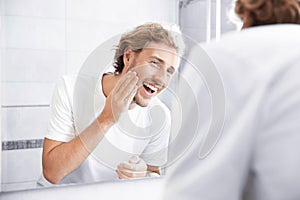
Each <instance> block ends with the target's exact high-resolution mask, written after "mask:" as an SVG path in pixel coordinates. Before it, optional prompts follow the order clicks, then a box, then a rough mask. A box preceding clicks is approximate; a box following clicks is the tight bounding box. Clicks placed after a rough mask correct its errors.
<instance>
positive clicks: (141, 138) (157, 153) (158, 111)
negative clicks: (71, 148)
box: [46, 75, 171, 184]
mask: <svg viewBox="0 0 300 200" xmlns="http://www.w3.org/2000/svg"><path fill="white" fill-rule="evenodd" d="M105 100H106V98H105V96H104V94H103V92H102V85H101V79H95V78H93V77H88V76H84V75H69V76H65V77H63V78H62V79H61V80H60V81H59V83H58V84H57V87H56V89H55V91H54V95H53V99H52V104H51V117H50V123H49V131H48V134H47V136H46V138H48V139H52V140H56V141H61V142H69V141H70V140H72V139H73V138H75V137H76V136H78V135H79V134H80V133H81V132H82V131H83V130H84V129H85V128H86V127H88V126H89V125H90V124H91V123H92V122H93V121H94V120H95V119H96V118H97V116H98V115H99V114H100V112H101V111H102V109H103V107H104V105H105ZM170 124H171V118H170V113H169V110H168V108H167V107H166V106H165V105H164V104H163V103H162V102H161V101H160V100H159V99H158V98H154V99H152V100H151V102H150V104H149V105H148V106H147V107H140V106H136V107H135V108H134V109H132V110H129V111H128V113H125V114H123V115H122V116H121V117H120V119H119V121H118V123H117V124H116V125H114V126H112V127H111V128H110V129H109V131H108V132H107V133H106V135H105V137H104V138H103V139H102V140H101V142H100V143H99V144H98V146H97V147H96V148H95V149H94V150H93V151H92V153H91V154H90V155H89V156H88V158H87V159H86V160H85V161H84V162H83V163H82V164H81V165H80V166H79V167H78V168H77V169H76V170H74V171H73V172H71V173H70V174H69V175H67V176H66V177H65V178H63V179H62V180H61V181H60V184H64V183H89V182H95V181H108V180H114V179H118V177H117V174H116V172H115V169H116V167H117V165H118V164H120V163H121V162H124V161H125V162H126V161H128V160H129V159H130V158H131V157H132V156H133V155H138V156H139V157H140V158H142V159H143V160H144V161H145V162H146V163H147V164H149V165H153V166H162V165H164V164H165V162H166V160H167V158H166V156H167V146H168V141H169V133H170Z"/></svg>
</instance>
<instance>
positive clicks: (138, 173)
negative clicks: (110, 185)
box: [116, 156, 147, 179]
mask: <svg viewBox="0 0 300 200" xmlns="http://www.w3.org/2000/svg"><path fill="white" fill-rule="evenodd" d="M116 172H117V173H118V176H119V179H129V178H140V177H145V176H146V175H147V164H146V163H145V161H144V160H142V159H141V158H139V157H138V156H133V157H132V158H131V159H130V160H129V161H128V162H123V163H121V164H119V165H118V168H117V170H116Z"/></svg>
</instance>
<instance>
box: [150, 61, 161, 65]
mask: <svg viewBox="0 0 300 200" xmlns="http://www.w3.org/2000/svg"><path fill="white" fill-rule="evenodd" d="M151 63H152V64H153V65H159V62H157V61H151Z"/></svg>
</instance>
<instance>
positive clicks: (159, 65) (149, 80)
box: [124, 43, 179, 107]
mask: <svg viewBox="0 0 300 200" xmlns="http://www.w3.org/2000/svg"><path fill="white" fill-rule="evenodd" d="M134 54H135V55H134V56H133V57H132V60H131V62H130V64H129V66H128V67H125V68H124V70H125V73H126V72H127V71H128V70H131V71H136V72H137V76H138V77H139V82H138V86H139V88H138V90H137V93H136V95H135V97H134V99H133V101H134V103H136V104H137V105H139V106H142V107H145V106H147V105H148V104H149V102H150V100H151V99H152V98H153V97H154V96H156V95H157V94H159V93H160V92H161V91H162V90H164V89H165V88H166V87H167V86H168V85H169V82H170V80H171V78H172V76H173V74H174V73H175V70H176V69H177V68H178V65H179V58H178V56H177V55H176V50H175V49H174V48H171V47H168V46H166V45H164V44H158V43H150V44H149V45H148V46H147V47H146V48H144V49H143V50H142V51H141V52H140V53H138V54H136V53H134Z"/></svg>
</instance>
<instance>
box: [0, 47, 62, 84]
mask: <svg viewBox="0 0 300 200" xmlns="http://www.w3.org/2000/svg"><path fill="white" fill-rule="evenodd" d="M3 56H4V63H3V65H4V66H5V68H4V71H3V72H4V73H3V74H2V77H1V79H2V81H6V82H49V83H53V82H56V81H57V80H58V79H59V78H60V77H61V76H62V75H63V74H65V72H66V68H65V65H66V64H65V52H64V51H62V50H32V49H7V50H6V51H5V52H4V55H3ZM16 58H17V59H16Z"/></svg>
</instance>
